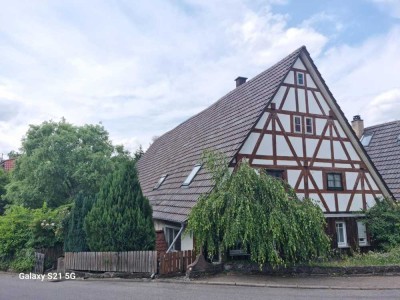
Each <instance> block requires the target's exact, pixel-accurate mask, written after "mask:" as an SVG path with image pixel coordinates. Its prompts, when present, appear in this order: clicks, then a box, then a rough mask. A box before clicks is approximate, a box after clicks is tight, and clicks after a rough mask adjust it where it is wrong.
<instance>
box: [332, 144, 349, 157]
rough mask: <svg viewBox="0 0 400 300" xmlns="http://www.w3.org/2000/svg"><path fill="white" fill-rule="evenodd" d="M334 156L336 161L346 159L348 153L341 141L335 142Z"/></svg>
mask: <svg viewBox="0 0 400 300" xmlns="http://www.w3.org/2000/svg"><path fill="white" fill-rule="evenodd" d="M333 154H334V157H335V159H346V160H347V157H346V153H345V152H344V150H343V147H342V144H340V142H339V141H333Z"/></svg>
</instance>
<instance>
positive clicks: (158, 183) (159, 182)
mask: <svg viewBox="0 0 400 300" xmlns="http://www.w3.org/2000/svg"><path fill="white" fill-rule="evenodd" d="M167 176H168V174H165V175H163V176H161V178H160V179H159V180H158V182H157V184H156V185H155V187H154V188H153V190H156V189H158V188H159V187H160V186H161V185H162V184H163V182H164V181H165V178H167Z"/></svg>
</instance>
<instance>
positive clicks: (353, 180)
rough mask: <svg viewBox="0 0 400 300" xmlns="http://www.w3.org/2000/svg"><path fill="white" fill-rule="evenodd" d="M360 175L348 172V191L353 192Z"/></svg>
mask: <svg viewBox="0 0 400 300" xmlns="http://www.w3.org/2000/svg"><path fill="white" fill-rule="evenodd" d="M357 176H358V173H356V172H346V187H347V189H348V190H352V189H353V187H354V183H356V179H357Z"/></svg>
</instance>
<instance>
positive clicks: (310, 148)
mask: <svg viewBox="0 0 400 300" xmlns="http://www.w3.org/2000/svg"><path fill="white" fill-rule="evenodd" d="M317 144H318V140H317V139H311V138H308V139H306V152H307V154H306V155H307V157H313V155H314V152H315V149H316V148H317Z"/></svg>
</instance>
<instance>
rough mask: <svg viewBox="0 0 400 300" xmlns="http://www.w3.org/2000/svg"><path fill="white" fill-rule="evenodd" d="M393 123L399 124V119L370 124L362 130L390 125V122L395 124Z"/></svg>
mask: <svg viewBox="0 0 400 300" xmlns="http://www.w3.org/2000/svg"><path fill="white" fill-rule="evenodd" d="M395 123H397V124H399V125H400V120H395V121H389V122H385V123H381V124H375V125H372V126H368V127H365V128H364V130H368V129H374V128H378V127H382V126H386V125H391V124H395Z"/></svg>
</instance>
